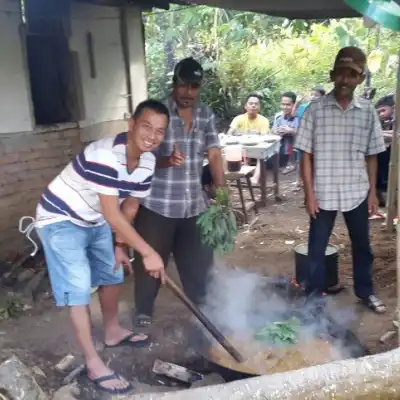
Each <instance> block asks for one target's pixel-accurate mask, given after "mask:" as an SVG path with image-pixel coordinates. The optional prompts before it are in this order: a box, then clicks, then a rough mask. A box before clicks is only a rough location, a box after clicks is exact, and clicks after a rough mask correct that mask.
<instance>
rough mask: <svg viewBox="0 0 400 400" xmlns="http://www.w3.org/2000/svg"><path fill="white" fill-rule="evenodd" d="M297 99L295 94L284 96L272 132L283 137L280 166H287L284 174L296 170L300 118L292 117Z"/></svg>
mask: <svg viewBox="0 0 400 400" xmlns="http://www.w3.org/2000/svg"><path fill="white" fill-rule="evenodd" d="M296 97H297V96H296V94H295V93H293V92H286V93H284V94H283V95H282V99H281V112H280V113H278V114H277V115H276V116H275V119H274V124H273V127H272V132H273V133H275V134H277V135H280V136H281V137H282V140H281V150H280V164H281V166H282V167H283V166H285V169H284V170H283V171H282V173H284V174H287V173H289V172H291V171H294V170H295V169H296V166H295V165H296V160H295V155H294V153H293V143H294V138H295V135H296V132H297V128H298V127H299V118H298V117H297V116H293V115H292V113H293V107H294V105H295V103H296Z"/></svg>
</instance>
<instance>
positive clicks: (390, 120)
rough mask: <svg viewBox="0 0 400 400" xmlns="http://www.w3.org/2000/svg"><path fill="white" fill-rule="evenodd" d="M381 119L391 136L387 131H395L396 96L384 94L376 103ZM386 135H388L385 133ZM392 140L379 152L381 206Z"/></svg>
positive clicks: (385, 129) (384, 129)
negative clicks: (384, 149)
mask: <svg viewBox="0 0 400 400" xmlns="http://www.w3.org/2000/svg"><path fill="white" fill-rule="evenodd" d="M375 108H376V109H377V111H378V114H379V119H380V121H381V126H382V129H383V131H384V134H385V131H386V133H387V134H388V135H389V136H390V133H389V132H387V131H393V125H394V114H395V113H394V109H395V103H394V96H392V95H391V96H384V97H382V98H381V99H379V100H378V102H377V103H376V105H375ZM385 136H386V135H385ZM390 147H391V146H390V142H389V143H388V144H387V147H386V151H385V152H383V153H380V154H378V174H377V179H376V194H377V197H378V201H379V207H385V198H384V195H383V194H384V193H386V192H387V185H388V179H389V164H390Z"/></svg>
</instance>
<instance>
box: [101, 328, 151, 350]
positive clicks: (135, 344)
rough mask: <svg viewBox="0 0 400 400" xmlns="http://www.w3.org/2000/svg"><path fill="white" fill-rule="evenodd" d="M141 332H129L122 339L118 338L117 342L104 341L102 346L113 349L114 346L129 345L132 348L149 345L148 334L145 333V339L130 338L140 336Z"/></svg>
mask: <svg viewBox="0 0 400 400" xmlns="http://www.w3.org/2000/svg"><path fill="white" fill-rule="evenodd" d="M140 335H141V333H134V332H133V333H131V334H129V335H128V336H126V337H124V338H123V339H122V340H120V341H119V342H118V343H116V344H106V343H104V347H106V348H107V349H114V348H116V347H121V346H130V347H134V348H137V349H138V348H142V347H146V346H148V345H149V343H150V335H146V334H144V335H146V336H147V338H146V339H141V340H132V338H133V337H135V336H140Z"/></svg>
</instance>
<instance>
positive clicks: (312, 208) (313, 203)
mask: <svg viewBox="0 0 400 400" xmlns="http://www.w3.org/2000/svg"><path fill="white" fill-rule="evenodd" d="M306 209H307V213H308V215H309V216H310V217H311V218H314V219H315V218H317V214H318V213H319V205H318V201H317V199H316V198H315V195H314V193H312V194H309V195H307V196H306Z"/></svg>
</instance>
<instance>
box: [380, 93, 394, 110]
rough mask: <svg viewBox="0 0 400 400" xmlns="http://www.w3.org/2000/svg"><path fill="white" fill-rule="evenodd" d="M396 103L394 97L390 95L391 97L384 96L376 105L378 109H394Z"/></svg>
mask: <svg viewBox="0 0 400 400" xmlns="http://www.w3.org/2000/svg"><path fill="white" fill-rule="evenodd" d="M394 105H395V101H394V96H393V95H389V96H384V97H381V98H380V99H379V100H378V101H377V102H376V104H375V107H376V108H379V107H394Z"/></svg>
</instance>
